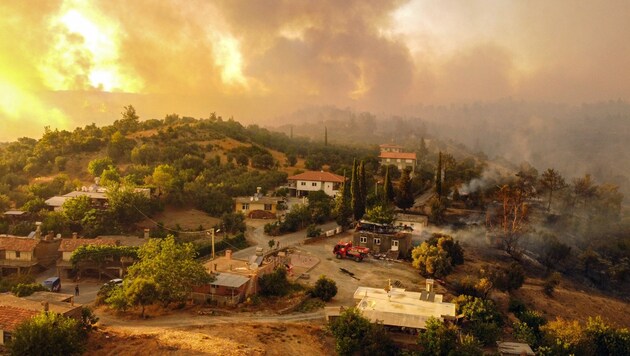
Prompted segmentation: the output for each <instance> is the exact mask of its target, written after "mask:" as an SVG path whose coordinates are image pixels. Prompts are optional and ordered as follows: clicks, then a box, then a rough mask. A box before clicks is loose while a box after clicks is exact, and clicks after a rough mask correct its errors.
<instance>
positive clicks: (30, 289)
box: [11, 283, 48, 297]
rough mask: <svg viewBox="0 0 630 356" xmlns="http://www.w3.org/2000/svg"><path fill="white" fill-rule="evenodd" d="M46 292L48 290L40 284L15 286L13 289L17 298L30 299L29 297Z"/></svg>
mask: <svg viewBox="0 0 630 356" xmlns="http://www.w3.org/2000/svg"><path fill="white" fill-rule="evenodd" d="M46 290H48V289H47V288H46V287H44V286H43V285H41V284H39V283H28V284H23V283H20V284H18V285H16V286H14V287H13V288H11V292H12V293H13V294H15V295H16V296H17V297H28V296H29V295H31V294H33V293H35V292H39V291H46Z"/></svg>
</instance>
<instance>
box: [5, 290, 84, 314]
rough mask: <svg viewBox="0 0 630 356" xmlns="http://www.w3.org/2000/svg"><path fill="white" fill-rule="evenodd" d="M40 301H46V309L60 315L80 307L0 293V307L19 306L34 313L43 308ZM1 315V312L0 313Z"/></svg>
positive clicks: (44, 300) (78, 305)
mask: <svg viewBox="0 0 630 356" xmlns="http://www.w3.org/2000/svg"><path fill="white" fill-rule="evenodd" d="M42 302H48V310H49V311H51V312H53V313H59V314H62V315H66V314H67V313H68V312H70V311H73V310H75V309H77V308H80V307H81V305H80V304H74V305H72V304H71V303H65V302H57V301H52V300H48V299H45V298H44V299H39V300H37V299H35V300H29V299H26V298H19V297H16V296H14V295H13V294H11V293H0V307H2V306H9V307H13V308H19V309H23V310H27V311H33V312H35V314H37V313H39V312H40V311H43V310H44V306H43V304H42ZM0 315H2V313H0Z"/></svg>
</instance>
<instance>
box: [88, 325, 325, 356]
mask: <svg viewBox="0 0 630 356" xmlns="http://www.w3.org/2000/svg"><path fill="white" fill-rule="evenodd" d="M331 345H332V344H331V341H330V340H327V338H326V336H325V331H324V329H323V325H321V324H311V323H309V324H306V323H282V324H278V323H273V324H265V323H248V322H239V323H222V324H217V325H206V326H191V327H184V328H178V329H154V330H146V329H141V330H138V331H136V330H132V329H131V328H118V327H105V328H101V329H100V330H98V331H97V332H95V333H93V334H92V335H91V336H90V340H89V345H88V350H87V352H86V354H88V355H132V354H145V355H148V354H159V355H175V354H177V355H327V354H330V353H331V350H332V349H331Z"/></svg>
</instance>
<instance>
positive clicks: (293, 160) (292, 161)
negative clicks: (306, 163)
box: [287, 154, 297, 167]
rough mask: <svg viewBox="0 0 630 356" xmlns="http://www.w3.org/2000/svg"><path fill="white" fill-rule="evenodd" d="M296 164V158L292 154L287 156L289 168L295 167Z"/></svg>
mask: <svg viewBox="0 0 630 356" xmlns="http://www.w3.org/2000/svg"><path fill="white" fill-rule="evenodd" d="M296 163H297V157H296V156H295V155H294V154H287V164H288V165H289V167H293V166H295V164H296Z"/></svg>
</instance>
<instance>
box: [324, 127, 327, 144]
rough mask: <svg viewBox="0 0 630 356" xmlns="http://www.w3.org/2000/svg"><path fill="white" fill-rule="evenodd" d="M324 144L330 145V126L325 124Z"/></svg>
mask: <svg viewBox="0 0 630 356" xmlns="http://www.w3.org/2000/svg"><path fill="white" fill-rule="evenodd" d="M324 146H328V127H326V126H324Z"/></svg>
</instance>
